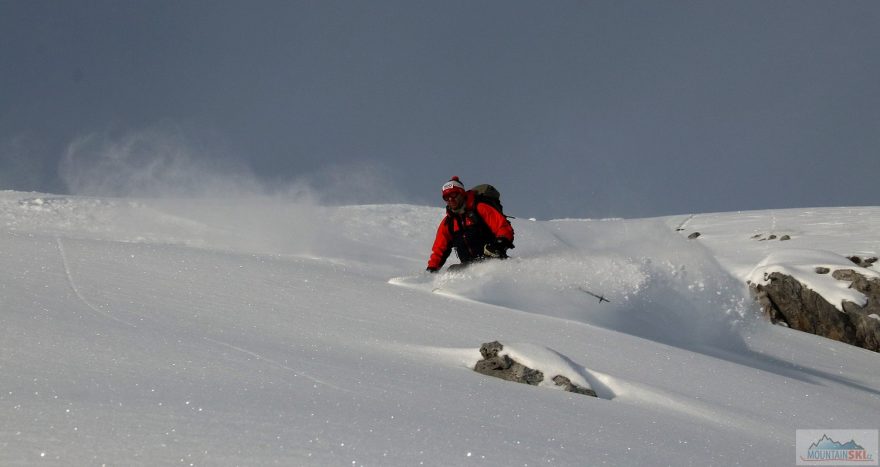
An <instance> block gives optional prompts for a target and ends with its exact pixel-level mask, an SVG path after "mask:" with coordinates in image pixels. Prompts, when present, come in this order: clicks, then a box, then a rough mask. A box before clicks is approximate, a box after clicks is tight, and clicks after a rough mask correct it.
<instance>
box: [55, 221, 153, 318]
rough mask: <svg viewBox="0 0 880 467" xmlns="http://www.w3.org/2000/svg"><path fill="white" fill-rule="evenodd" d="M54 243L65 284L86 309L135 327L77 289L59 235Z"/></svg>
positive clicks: (102, 316)
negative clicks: (105, 309)
mask: <svg viewBox="0 0 880 467" xmlns="http://www.w3.org/2000/svg"><path fill="white" fill-rule="evenodd" d="M55 244H56V245H57V246H58V253H59V254H60V255H61V264H62V265H63V266H64V274H65V276H67V285H69V286H70V289H71V290H72V291H73V294H74V295H76V298H78V299H79V301H80V302H82V303H83V304H84V305H85V306H86V307H87V308H88V309H90V310H92V312H94V313H95V314H96V315H98V316H100V317H101V318H105V319H111V320H113V321H116V322H117V323H119V324H124V325H126V326H128V327H132V328H137V325H135V324H132V323H129V322H128V321H125V320H124V319H121V318H118V317H116V316H113V315H112V314H110V313H109V312H105V311H101V310H100V309H98V307H97V306H95V305H93V304H92V302H90V301H89V300H88V299H86V297H85V296H84V295H83V294H82V292H81V291H80V290H79V287H77V285H76V281H75V280H74V279H73V272H72V270H71V268H70V261H69V260H68V259H67V251H66V250H65V249H64V243H63V242H62V241H61V237H55Z"/></svg>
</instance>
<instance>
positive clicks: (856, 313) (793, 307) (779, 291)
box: [750, 261, 880, 352]
mask: <svg viewBox="0 0 880 467" xmlns="http://www.w3.org/2000/svg"><path fill="white" fill-rule="evenodd" d="M853 262H855V261H853ZM822 269H823V270H821V271H820V270H818V269H817V270H816V273H817V274H827V273H828V272H830V271H828V270H827V268H822ZM831 275H832V277H834V278H835V279H837V280H843V281H848V282H852V285H851V286H850V287H851V288H853V289H855V290H857V291H859V292H860V293H862V294H864V295H865V297H867V299H868V301H867V304H866V305H865V306H859V305H858V304H856V303H852V302H844V303H843V312H841V311H840V310H838V309H837V308H836V307H834V305H832V304H830V303H828V302H827V301H826V300H825V299H824V298H823V297H822V296H821V295H819V294H817V293H816V292H814V291H812V290H810V289H809V288H807V287H805V286H804V285H803V284H801V283H800V282H799V281H797V280H796V279H795V278H793V277H791V276H788V275H785V274H781V273H778V272H773V273H770V274H769V275H768V276H767V279H768V281H767V283H766V284H764V285H760V284H750V287H751V289H752V292H753V294H754V295H755V297H756V299H757V300H758V302H759V303H760V304H761V307H762V309H763V310H764V312H765V313H766V314H767V316H768V317H769V318H770V320H771V321H772V322H774V323H777V324H783V325H786V326H788V327H790V328H792V329H797V330H799V331H805V332H809V333H812V334H817V335H820V336H823V337H827V338H829V339H834V340H838V341H841V342H846V343H848V344H852V345H856V346H859V347H863V348H866V349H868V350H873V351H875V352H880V279H867V278H865V277H864V276H862V275H861V274H859V273H857V272H855V271H854V270H850V269H839V270H836V271H834V272H833V273H832V274H831Z"/></svg>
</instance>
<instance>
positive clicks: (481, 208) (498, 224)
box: [477, 203, 513, 245]
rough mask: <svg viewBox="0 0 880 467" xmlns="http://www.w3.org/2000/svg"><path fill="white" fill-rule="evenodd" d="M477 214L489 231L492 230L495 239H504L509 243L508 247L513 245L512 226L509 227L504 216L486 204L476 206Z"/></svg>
mask: <svg viewBox="0 0 880 467" xmlns="http://www.w3.org/2000/svg"><path fill="white" fill-rule="evenodd" d="M477 213H478V214H479V215H480V217H482V218H483V221H485V222H486V225H488V226H489V229H491V230H492V234H493V235H495V238H504V239H506V240H508V241H510V245H513V226H511V225H510V222H509V221H508V220H507V218H506V217H504V214H501V213H500V212H498V210H497V209H495V208H493V207H492V206H490V205H488V204H486V203H480V204H478V205H477Z"/></svg>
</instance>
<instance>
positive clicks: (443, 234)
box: [428, 191, 513, 269]
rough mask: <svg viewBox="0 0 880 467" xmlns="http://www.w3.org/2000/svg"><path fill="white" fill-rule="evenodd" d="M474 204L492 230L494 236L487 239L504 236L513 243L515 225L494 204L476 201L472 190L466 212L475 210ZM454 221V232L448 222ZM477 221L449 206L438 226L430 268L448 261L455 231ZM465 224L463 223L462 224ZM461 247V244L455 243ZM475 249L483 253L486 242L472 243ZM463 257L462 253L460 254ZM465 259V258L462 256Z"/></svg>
mask: <svg viewBox="0 0 880 467" xmlns="http://www.w3.org/2000/svg"><path fill="white" fill-rule="evenodd" d="M474 204H476V208H477V209H476V214H477V215H479V216H480V218H482V219H483V222H484V223H485V224H486V226H487V227H488V228H489V230H491V233H492V235H494V237H492V238H491V239H486V240H487V241H492V240H495V239H496V238H499V237H503V238H506V239H507V240H510V242H511V243H513V227H512V226H511V225H510V222H509V221H508V220H507V218H506V217H504V215H503V214H501V213H500V212H498V210H497V209H495V208H494V207H492V205H489V204H486V203H476V202H475V199H474V193H473V192H472V191H468V192H467V200H466V201H465V213H470V212H473V211H474ZM449 222H452V232H453V233H450V231H449V225H448V223H449ZM475 222H476V221H474V219H473V218H471V217H470V216H467V215H456V214H454V213H452V212H450V210H449V209H448V208H447V209H446V216H445V217H444V218H443V220H442V221H441V222H440V226H439V227H437V237H436V238H435V239H434V246H433V247H432V248H431V258H430V259H428V268H430V269H440V268H441V267H442V266H443V264H444V263H445V262H446V258H448V257H449V254H450V253H451V252H452V247H453V246H454V245H453V243H454V242H453V240H454V235H455V233H458V232H459V231H461V230H462V228H463V227H464V228H468V227H472V226H474V224H475ZM462 223H463V224H464V225H461V224H462ZM455 246H456V247H458V248H460V246H458V245H455ZM470 246H472V247H473V248H474V249H478V252H477V254H478V255H482V253H483V246H484V244H480V245H470ZM459 257H461V254H459ZM462 259H464V258H462Z"/></svg>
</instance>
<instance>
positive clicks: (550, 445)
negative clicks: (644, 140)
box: [0, 191, 880, 466]
mask: <svg viewBox="0 0 880 467" xmlns="http://www.w3.org/2000/svg"><path fill="white" fill-rule="evenodd" d="M441 216H442V211H441V210H440V209H437V208H429V207H420V206H409V205H373V206H348V207H335V208H331V207H319V206H313V205H310V204H308V203H298V202H292V201H282V200H271V199H244V200H242V199H229V200H223V199H215V200H129V199H96V198H79V197H67V196H52V195H43V194H35V193H20V192H8V191H7V192H0V262H2V265H3V267H2V268H0V420H2V422H0V464H2V465H33V464H40V465H103V464H106V465H172V464H181V465H471V464H476V465H505V466H507V465H530V466H533V465H676V466H678V465H790V464H793V463H794V460H795V457H794V455H795V452H794V450H795V449H794V443H795V436H794V435H795V430H796V429H807V428H841V429H845V428H876V427H877V426H878V421H877V420H878V419H880V376H878V375H880V359H878V356H877V354H875V353H872V352H868V351H865V350H862V349H858V348H854V347H851V346H847V345H844V344H840V343H837V342H833V341H829V340H826V339H822V338H819V337H816V336H811V335H807V334H803V333H798V332H794V331H790V330H787V329H784V328H780V327H773V326H770V325H768V324H766V323H765V322H763V321H762V320H760V319H759V318H758V317H757V309H756V306H755V305H754V304H753V303H752V301H751V300H750V299H749V297H748V292H747V289H746V286H745V283H744V280H745V278H747V277H749V274H751V273H752V272H753V270H754V269H755V268H756V267H757V266H758V265H759V263H762V261H764V260H765V259H766V258H768V257H769V256H771V255H774V254H780V255H785V254H788V256H781V257H782V258H784V259H785V260H786V261H793V260H792V258H794V260H797V261H795V262H798V261H801V260H804V261H806V260H805V258H808V257H809V255H807V256H804V255H802V254H798V253H791V251H797V250H801V251H807V252H815V251H821V252H823V253H822V255H823V258H824V260H827V259H828V258H829V257H832V258H833V259H837V256H834V255H838V256H840V257H842V255H849V254H863V255H877V254H878V250H880V243H878V240H877V237H876V234H873V233H872V232H876V231H877V227H878V224H880V221H878V220H877V219H880V208H852V209H849V208H836V209H814V210H785V211H767V212H747V213H722V214H700V215H697V216H673V217H664V218H655V219H635V220H595V221H594V220H559V221H548V222H537V221H529V220H521V219H517V220H515V221H514V228H515V229H516V232H517V241H516V244H517V248H516V249H515V250H513V251H512V252H511V253H512V254H513V256H514V258H512V259H511V260H508V261H504V262H493V263H486V264H481V265H478V266H476V267H473V268H469V270H468V271H466V272H464V273H456V274H442V275H439V276H427V275H423V274H421V271H422V270H423V269H424V265H425V260H426V258H427V254H428V249H429V247H430V244H431V241H432V237H433V233H434V231H435V229H436V225H437V223H438V222H439V220H440V217H441ZM843 224H846V225H847V227H846V230H845V231H840V230H838V229H840V228H841V225H843ZM676 228H681V229H683V230H682V231H676ZM695 230H696V231H700V232H701V234H702V235H701V236H700V237H699V238H698V239H697V240H688V239H687V234H689V233H691V232H693V231H695ZM770 233H779V234H784V233H788V234H790V235H791V237H792V240H789V241H787V242H780V241H778V240H777V241H770V240H765V241H761V240H760V239H755V238H752V237H753V236H754V235H758V234H770ZM786 251H788V252H789V253H785V252H786ZM829 255H830V256H829ZM824 260H823V261H824ZM843 261H845V259H844V260H843ZM801 262H803V261H801ZM807 262H809V261H807ZM825 262H826V263H827V262H828V261H825ZM764 263H765V264H764V266H768V265H770V264H774V263H773V261H765V262H764ZM840 264H841V265H843V264H845V263H844V262H841V263H840ZM787 265H788V263H782V264H781V266H782V267H785V266H787ZM400 284H403V285H405V286H401V285H400ZM432 291H435V292H436V293H432ZM585 291H589V292H594V293H597V294H601V295H604V296H605V297H607V298H608V299H609V300H611V302H610V303H608V302H602V303H599V300H597V299H596V298H595V297H593V296H591V295H589V294H587V293H586V292H585ZM491 340H500V341H501V342H502V343H507V344H508V346H509V347H508V350H509V351H511V352H512V353H514V354H515V355H516V356H518V357H520V358H522V359H524V360H527V361H529V362H531V363H533V364H535V365H536V366H543V367H545V368H552V369H555V370H557V371H559V372H564V373H567V374H569V375H571V376H572V377H574V379H575V380H579V381H583V382H585V383H587V384H589V385H591V386H592V387H593V389H595V390H596V391H597V393H598V394H599V396H600V397H599V398H598V399H597V398H590V397H585V396H580V395H575V394H571V393H566V392H563V391H561V390H558V389H555V388H551V387H549V386H546V385H545V386H539V387H529V386H526V385H519V384H513V383H508V382H505V381H501V380H496V379H493V378H488V377H485V376H482V375H479V374H477V373H475V372H473V371H471V370H470V368H469V367H472V366H473V364H474V363H475V362H476V361H477V359H478V358H479V352H478V349H479V346H480V344H481V343H483V342H488V341H491Z"/></svg>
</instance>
